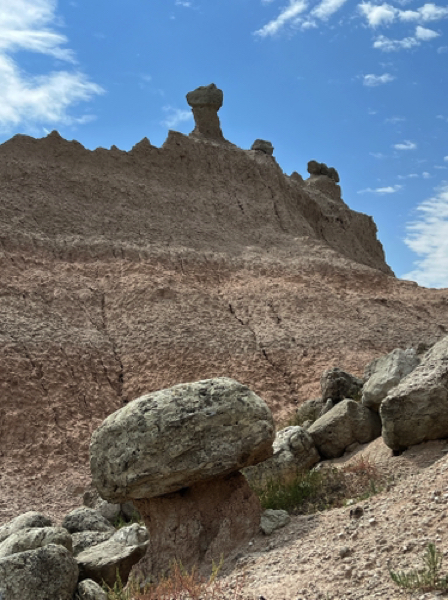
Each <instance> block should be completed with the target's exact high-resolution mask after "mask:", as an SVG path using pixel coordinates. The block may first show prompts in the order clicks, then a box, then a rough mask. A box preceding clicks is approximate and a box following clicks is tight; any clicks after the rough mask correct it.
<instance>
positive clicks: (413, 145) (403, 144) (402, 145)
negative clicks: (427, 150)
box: [394, 140, 417, 150]
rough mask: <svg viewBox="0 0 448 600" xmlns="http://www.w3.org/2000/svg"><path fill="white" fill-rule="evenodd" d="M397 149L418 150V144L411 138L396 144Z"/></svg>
mask: <svg viewBox="0 0 448 600" xmlns="http://www.w3.org/2000/svg"><path fill="white" fill-rule="evenodd" d="M394 148H395V150H416V149H417V144H416V143H415V142H411V141H410V140H405V141H404V142H401V143H400V144H394Z"/></svg>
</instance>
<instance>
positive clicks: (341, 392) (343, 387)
mask: <svg viewBox="0 0 448 600" xmlns="http://www.w3.org/2000/svg"><path fill="white" fill-rule="evenodd" d="M362 386H363V382H362V380H361V379H358V378H357V377H354V376H353V375H351V374H350V373H346V372H345V371H343V370H342V369H339V368H338V367H333V368H332V369H328V370H327V371H325V372H324V373H323V374H322V377H321V378H320V388H321V390H322V400H324V401H325V400H328V399H329V398H330V399H331V400H332V401H333V403H335V404H337V403H338V402H340V401H341V400H344V398H352V399H354V400H359V399H360V397H361V390H362Z"/></svg>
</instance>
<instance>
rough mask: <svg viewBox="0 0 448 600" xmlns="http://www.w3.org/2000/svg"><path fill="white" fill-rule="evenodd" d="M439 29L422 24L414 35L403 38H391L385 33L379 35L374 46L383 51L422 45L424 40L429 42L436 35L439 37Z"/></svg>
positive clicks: (394, 50)
mask: <svg viewBox="0 0 448 600" xmlns="http://www.w3.org/2000/svg"><path fill="white" fill-rule="evenodd" d="M439 35H440V34H439V33H437V31H433V30H432V29H427V28H426V27H422V26H421V25H417V27H416V28H415V33H414V35H413V36H409V37H405V38H403V39H402V40H391V39H390V38H388V37H386V36H385V35H379V36H378V37H377V38H376V40H375V41H374V42H373V47H374V48H377V49H378V50H382V51H383V52H396V51H397V50H409V49H410V48H415V47H416V46H420V44H421V43H422V42H428V41H429V40H432V39H434V38H436V37H439Z"/></svg>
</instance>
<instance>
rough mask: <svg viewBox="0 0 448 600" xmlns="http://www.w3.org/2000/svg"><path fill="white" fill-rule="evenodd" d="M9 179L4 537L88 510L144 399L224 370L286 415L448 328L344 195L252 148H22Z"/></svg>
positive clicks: (8, 169)
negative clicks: (40, 514) (90, 486)
mask: <svg viewBox="0 0 448 600" xmlns="http://www.w3.org/2000/svg"><path fill="white" fill-rule="evenodd" d="M0 181H1V193H0V266H1V274H2V275H1V286H0V311H1V313H2V318H1V326H0V389H1V404H0V460H1V465H2V469H1V473H0V488H1V492H0V523H1V522H3V521H4V520H6V519H8V518H11V517H12V516H15V515H16V514H18V513H19V512H22V511H24V510H27V509H31V508H33V509H42V510H46V511H47V512H49V513H50V514H53V515H55V516H58V515H61V514H62V513H63V512H64V511H66V510H69V509H70V508H72V507H74V506H76V505H78V504H79V501H80V500H79V493H80V492H81V491H82V489H83V486H85V485H86V484H87V481H88V461H87V452H88V444H89V439H90V434H91V432H92V430H93V429H94V428H95V427H97V425H98V424H99V423H100V422H101V421H102V419H104V417H105V416H106V415H107V414H109V413H110V412H112V411H114V410H116V409H117V408H119V407H120V406H122V405H123V403H125V402H128V401H130V400H132V399H133V398H136V397H138V396H139V395H141V394H143V393H146V392H149V391H153V390H156V389H161V388H163V387H167V386H170V385H173V384H175V383H180V382H184V381H192V380H197V379H203V378H208V377H212V376H215V375H226V376H231V377H234V378H236V379H238V380H240V381H241V382H243V383H246V384H247V385H249V386H250V387H251V388H252V389H254V390H255V391H256V392H257V393H258V394H260V395H261V396H262V397H263V398H264V399H265V400H266V401H267V402H268V403H269V405H270V406H271V408H272V409H273V411H274V413H275V414H276V416H277V417H278V418H281V417H283V415H284V414H285V413H287V412H291V411H292V410H293V409H294V407H295V406H296V405H297V404H298V403H300V402H301V401H303V400H304V399H306V398H308V397H310V396H313V395H317V394H318V392H319V386H318V381H319V377H320V374H321V372H322V371H323V370H324V369H325V368H327V367H330V366H340V367H343V368H346V369H348V370H349V371H352V372H354V373H356V374H360V373H361V372H362V369H363V367H364V365H365V364H366V363H367V362H368V361H369V360H370V359H371V358H373V357H375V356H378V355H380V354H382V353H384V352H387V351H389V350H391V349H393V348H394V347H396V346H408V345H414V346H415V345H417V344H418V343H419V342H424V343H432V342H434V341H435V340H437V339H439V338H440V337H441V336H443V335H444V334H445V333H446V328H448V313H447V306H448V291H447V290H427V289H423V288H419V287H418V286H416V285H415V284H412V283H410V282H401V281H398V280H397V279H395V278H394V277H393V275H392V273H391V271H390V269H389V267H388V266H387V265H386V263H385V262H384V255H383V251H382V247H381V244H380V243H379V242H378V240H377V239H376V228H375V225H374V223H373V221H372V220H371V219H370V218H369V217H366V216H365V215H361V214H360V213H356V212H354V211H351V210H350V209H349V208H348V207H347V205H346V204H345V203H344V202H343V201H342V200H341V199H340V198H339V191H338V188H337V186H336V185H335V184H333V183H331V182H328V183H327V182H326V181H325V180H318V181H306V182H304V183H302V182H300V181H298V180H296V179H294V178H290V177H287V176H285V175H284V174H283V173H282V171H281V169H280V168H279V167H278V165H277V163H276V162H275V160H274V159H272V158H270V157H267V156H264V155H260V154H258V153H256V152H254V151H243V150H240V149H238V148H236V147H234V146H231V145H218V144H215V143H210V142H208V143H207V142H204V141H200V140H194V139H191V138H188V137H186V136H182V135H181V134H176V133H170V135H169V137H168V140H167V142H166V143H165V145H164V146H163V147H162V148H160V149H158V148H154V147H152V146H150V144H149V143H148V142H147V141H146V142H145V141H143V142H141V143H140V144H139V145H137V146H136V147H135V148H134V149H133V150H132V151H131V152H129V153H126V152H121V151H119V150H118V149H112V150H110V151H107V150H103V149H98V150H96V151H94V152H90V151H88V150H85V149H84V148H83V147H82V146H81V145H80V144H78V143H76V142H67V141H65V140H62V138H60V137H59V136H58V135H57V134H55V133H53V134H50V136H48V137H47V138H45V139H43V140H34V139H32V138H27V137H24V136H16V137H15V138H13V139H12V140H10V141H8V142H6V143H5V144H3V145H2V146H0ZM330 183H331V185H329V184H330Z"/></svg>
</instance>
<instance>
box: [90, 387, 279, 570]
mask: <svg viewBox="0 0 448 600" xmlns="http://www.w3.org/2000/svg"><path fill="white" fill-rule="evenodd" d="M273 440H274V423H273V419H272V415H271V412H270V410H269V408H268V407H267V405H266V404H265V403H264V401H263V400H261V398H259V397H258V396H256V395H255V394H254V393H253V392H252V391H251V390H250V389H249V388H247V387H246V386H244V385H242V384H240V383H238V382H237V381H235V380H233V379H228V378H225V377H220V378H216V379H208V380H203V381H198V382H195V383H189V384H181V385H176V386H174V387H172V388H169V389H166V390H161V391H158V392H154V393H151V394H148V395H146V396H143V397H141V398H138V399H137V400H134V401H133V402H130V403H129V404H128V405H127V406H125V407H123V408H122V409H120V410H119V411H117V412H115V413H113V414H112V415H110V416H109V417H107V419H106V420H105V421H104V422H103V424H102V425H101V426H100V427H99V428H98V429H97V430H96V431H95V432H94V434H93V436H92V442H91V445H90V466H91V471H92V478H93V483H94V485H95V486H96V488H97V489H98V490H99V492H100V494H101V495H102V496H103V497H104V498H105V499H106V500H108V501H113V502H123V501H125V500H126V499H133V501H134V503H135V505H136V507H137V509H138V510H139V511H140V514H141V515H142V517H143V519H144V521H145V524H146V526H147V528H148V531H149V537H150V543H149V548H148V553H147V556H146V557H145V559H143V562H144V564H142V569H143V571H144V573H145V575H147V574H148V573H150V574H153V575H154V576H157V575H158V574H159V573H160V572H161V571H162V570H163V569H165V568H166V567H167V565H169V564H170V563H171V562H172V561H173V560H178V561H181V562H182V564H183V565H184V567H186V568H189V567H192V566H193V565H195V564H197V565H198V566H201V565H204V567H205V568H208V567H211V565H212V562H213V561H216V560H219V559H220V556H221V554H222V555H224V557H226V556H229V555H231V554H232V553H233V551H234V550H236V548H237V547H238V546H240V545H241V544H243V543H247V542H248V541H249V540H250V538H251V537H252V536H253V535H255V533H256V532H257V530H258V527H259V520H260V514H261V509H260V505H259V501H258V498H257V497H256V496H255V495H254V494H253V492H252V491H251V490H250V488H249V486H248V484H247V482H246V480H245V478H244V477H243V475H241V474H240V473H238V471H239V469H241V468H243V467H246V466H250V465H254V464H257V463H258V462H261V461H263V460H266V459H267V458H269V457H270V456H271V455H272V442H273Z"/></svg>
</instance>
